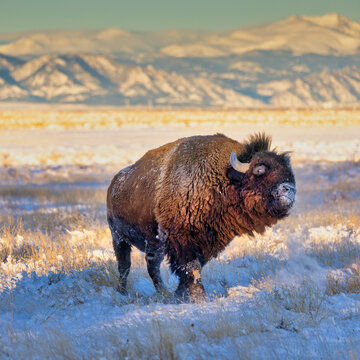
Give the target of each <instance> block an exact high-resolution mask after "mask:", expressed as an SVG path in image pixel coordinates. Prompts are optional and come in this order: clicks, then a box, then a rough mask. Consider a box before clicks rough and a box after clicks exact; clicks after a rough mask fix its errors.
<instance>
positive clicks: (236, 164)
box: [230, 151, 250, 173]
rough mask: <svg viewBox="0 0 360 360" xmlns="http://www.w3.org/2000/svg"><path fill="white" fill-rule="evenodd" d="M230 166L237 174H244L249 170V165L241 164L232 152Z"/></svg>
mask: <svg viewBox="0 0 360 360" xmlns="http://www.w3.org/2000/svg"><path fill="white" fill-rule="evenodd" d="M230 164H231V166H232V167H233V168H234V169H235V170H236V171H239V172H242V173H244V172H246V171H247V170H248V169H249V166H250V164H247V163H242V162H241V161H239V159H238V158H237V156H236V154H235V151H233V152H232V153H231V155H230Z"/></svg>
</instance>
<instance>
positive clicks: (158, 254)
mask: <svg viewBox="0 0 360 360" xmlns="http://www.w3.org/2000/svg"><path fill="white" fill-rule="evenodd" d="M145 259H146V265H147V270H148V273H149V275H150V277H151V280H152V281H153V283H154V286H155V289H156V291H157V292H159V293H162V294H166V293H167V290H166V288H165V285H164V283H163V281H162V279H161V275H160V264H161V262H162V261H163V259H164V253H163V251H161V250H157V249H156V250H155V249H154V250H152V249H146V254H145Z"/></svg>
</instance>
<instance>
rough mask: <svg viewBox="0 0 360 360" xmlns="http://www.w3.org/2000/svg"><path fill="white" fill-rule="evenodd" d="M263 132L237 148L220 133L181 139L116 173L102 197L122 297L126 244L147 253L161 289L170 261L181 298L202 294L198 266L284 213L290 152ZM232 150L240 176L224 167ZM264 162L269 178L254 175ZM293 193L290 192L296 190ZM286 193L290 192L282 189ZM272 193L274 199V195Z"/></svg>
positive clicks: (290, 176) (126, 266)
mask: <svg viewBox="0 0 360 360" xmlns="http://www.w3.org/2000/svg"><path fill="white" fill-rule="evenodd" d="M270 144H271V140H270V138H269V137H267V136H265V135H263V134H257V135H253V136H251V137H250V138H249V140H248V141H246V142H244V143H238V142H236V141H234V140H232V139H229V138H227V137H226V136H224V135H221V134H217V135H213V136H193V137H189V138H183V139H179V140H177V141H175V142H173V143H169V144H166V145H164V146H161V147H159V148H157V149H154V150H151V151H149V152H147V153H146V154H145V155H144V156H143V157H142V158H141V159H140V160H138V161H137V162H136V163H135V164H133V165H131V166H129V167H127V168H125V169H123V170H121V171H120V172H119V173H118V174H117V175H116V176H115V177H114V179H113V180H112V182H111V185H110V187H109V189H108V195H107V211H108V222H109V226H110V229H111V232H112V235H113V243H114V249H115V253H116V256H117V259H118V262H119V272H120V291H122V292H125V286H126V278H127V275H128V273H129V269H130V249H131V245H134V246H136V247H137V248H139V249H140V250H141V251H144V252H145V253H146V261H147V266H148V271H149V274H150V276H151V278H152V279H153V281H154V285H155V287H156V289H157V290H160V291H161V290H163V289H164V287H163V284H162V281H161V277H160V272H159V266H160V263H161V261H162V259H163V257H164V255H167V256H168V259H169V261H170V266H171V270H172V271H173V272H175V273H176V274H177V275H178V276H179V280H180V283H179V287H178V289H177V294H178V295H179V296H184V297H186V296H188V295H190V296H191V298H192V299H197V298H199V297H201V296H203V294H204V289H203V286H202V284H201V279H200V271H201V268H202V267H203V266H204V265H205V264H206V262H208V261H209V260H210V259H211V258H212V257H215V256H216V255H217V254H218V253H219V252H220V251H222V250H223V249H224V248H225V246H226V245H227V244H228V243H229V242H230V241H231V240H232V239H233V238H234V237H235V236H236V235H241V234H245V233H246V234H253V233H254V232H259V233H262V232H263V231H264V230H265V228H266V227H267V226H271V225H273V224H275V223H276V222H277V220H278V219H280V218H282V217H284V216H286V215H287V214H288V210H289V208H290V206H291V205H292V203H291V204H290V205H289V206H284V205H283V204H282V203H281V202H280V201H279V197H280V195H282V193H281V194H280V195H279V194H278V192H279V191H280V190H278V188H279V185H280V184H283V183H289V184H293V185H295V180H294V176H293V173H292V170H291V167H290V162H289V157H288V155H287V154H278V153H276V152H275V151H270ZM232 151H235V152H236V154H237V158H238V159H239V160H240V161H241V162H248V163H250V167H249V170H248V171H246V172H245V173H241V172H238V171H236V170H234V169H233V168H232V167H231V165H230V162H229V157H230V153H231V152H232ZM259 165H261V166H263V167H265V168H266V173H265V174H263V175H261V176H257V175H254V171H255V170H254V169H257V167H258V166H259ZM294 189H295V188H294ZM287 190H289V189H287ZM274 194H275V195H274Z"/></svg>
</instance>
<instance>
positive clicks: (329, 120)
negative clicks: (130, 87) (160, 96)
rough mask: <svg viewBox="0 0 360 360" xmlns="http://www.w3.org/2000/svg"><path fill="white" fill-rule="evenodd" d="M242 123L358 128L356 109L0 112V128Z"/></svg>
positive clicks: (359, 118)
mask: <svg viewBox="0 0 360 360" xmlns="http://www.w3.org/2000/svg"><path fill="white" fill-rule="evenodd" d="M239 123H242V124H262V125H264V126H267V125H272V126H276V125H292V126H294V125H295V126H305V127H306V126H314V125H327V126H329V125H344V126H349V125H360V110H359V109H319V110H206V109H188V110H186V109H185V110H184V109H181V110H180V109H179V110H173V109H172V110H166V109H164V110H158V109H157V110H149V109H147V110H141V109H136V110H130V109H129V110H106V109H105V110H104V109H102V110H96V109H89V110H77V111H75V110H68V111H51V110H43V111H34V110H27V111H17V110H12V111H1V112H0V129H6V130H17V129H44V128H48V129H99V128H118V127H124V126H125V127H126V126H131V127H134V126H135V127H136V126H137V127H142V126H163V125H178V126H198V125H209V126H213V125H214V124H215V125H216V124H217V125H226V126H233V125H237V124H239Z"/></svg>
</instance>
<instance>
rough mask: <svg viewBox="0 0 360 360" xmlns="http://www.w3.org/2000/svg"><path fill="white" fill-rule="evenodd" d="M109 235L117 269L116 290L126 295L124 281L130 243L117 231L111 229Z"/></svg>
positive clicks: (128, 264) (126, 275) (127, 271)
mask: <svg viewBox="0 0 360 360" xmlns="http://www.w3.org/2000/svg"><path fill="white" fill-rule="evenodd" d="M111 235H112V238H113V246H114V250H115V256H116V259H117V262H118V270H119V285H118V288H117V290H118V291H119V292H120V294H123V295H127V290H126V283H127V278H128V276H129V273H130V267H131V256H130V253H131V245H130V244H128V243H127V242H126V241H125V240H124V238H123V237H121V236H120V235H119V233H118V232H117V231H113V230H112V229H111Z"/></svg>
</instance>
